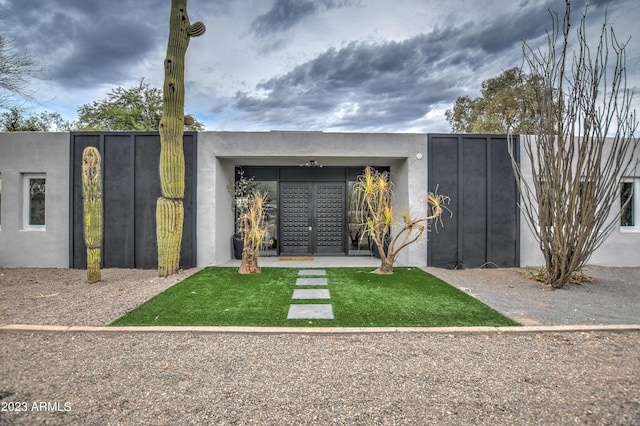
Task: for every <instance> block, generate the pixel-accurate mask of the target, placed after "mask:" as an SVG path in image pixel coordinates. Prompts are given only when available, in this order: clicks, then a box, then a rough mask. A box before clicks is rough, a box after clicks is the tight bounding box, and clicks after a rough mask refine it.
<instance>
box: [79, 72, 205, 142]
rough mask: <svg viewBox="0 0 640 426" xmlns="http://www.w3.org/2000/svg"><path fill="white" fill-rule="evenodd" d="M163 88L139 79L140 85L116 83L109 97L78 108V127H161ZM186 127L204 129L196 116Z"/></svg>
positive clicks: (136, 128) (188, 128) (97, 128)
mask: <svg viewBox="0 0 640 426" xmlns="http://www.w3.org/2000/svg"><path fill="white" fill-rule="evenodd" d="M161 118H162V90H160V89H158V88H155V87H151V85H150V84H149V83H145V82H144V78H143V79H142V80H140V84H139V85H138V86H134V87H131V88H129V89H126V88H124V87H122V86H119V87H116V88H115V89H113V90H111V92H109V93H108V94H107V97H106V99H103V100H100V101H93V102H92V103H89V104H84V105H82V106H81V107H80V108H78V127H79V128H80V129H83V130H140V131H144V130H148V131H155V130H158V129H159V128H160V119H161ZM185 129H187V130H193V131H197V130H204V126H203V125H202V123H200V122H198V121H197V120H194V122H193V123H192V124H189V125H186V126H185Z"/></svg>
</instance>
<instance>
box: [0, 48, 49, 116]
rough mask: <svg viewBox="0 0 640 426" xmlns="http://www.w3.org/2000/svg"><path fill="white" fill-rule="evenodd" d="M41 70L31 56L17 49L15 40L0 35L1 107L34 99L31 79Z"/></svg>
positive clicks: (8, 106)
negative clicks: (30, 87)
mask: <svg viewBox="0 0 640 426" xmlns="http://www.w3.org/2000/svg"><path fill="white" fill-rule="evenodd" d="M41 71H42V69H41V68H39V67H38V66H37V64H36V62H35V61H34V60H33V58H32V57H31V56H29V55H27V53H26V52H18V51H16V48H15V45H14V44H13V42H11V41H10V40H7V39H6V38H4V37H2V36H0V108H10V107H13V106H16V105H18V104H20V102H22V101H24V100H30V99H32V96H33V91H31V90H30V89H29V86H30V83H31V79H32V78H35V77H37V76H38V75H39V74H40V72H41Z"/></svg>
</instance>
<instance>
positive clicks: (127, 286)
mask: <svg viewBox="0 0 640 426" xmlns="http://www.w3.org/2000/svg"><path fill="white" fill-rule="evenodd" d="M193 272H195V270H189V271H183V272H182V273H181V275H180V276H179V277H172V278H167V279H160V278H157V277H155V271H139V270H136V271H132V270H105V271H103V274H104V275H103V276H104V281H103V282H102V283H99V284H94V285H91V286H90V285H87V284H84V271H73V270H70V271H69V270H52V269H49V270H33V269H0V312H1V315H0V323H4V324H11V323H14V324H15V323H23V324H50V325H103V324H106V323H108V322H110V321H112V320H113V319H115V318H117V317H119V316H120V315H122V314H123V313H125V312H127V311H128V310H131V309H133V308H134V307H135V306H137V305H138V304H140V303H142V302H143V301H144V300H146V299H148V298H149V297H150V296H152V295H153V294H156V293H158V292H160V291H162V290H163V289H165V288H167V287H169V286H170V285H172V284H173V283H174V282H176V281H179V280H181V279H183V278H184V277H186V276H187V275H188V274H190V273H193ZM459 272H462V273H463V274H458V273H459ZM471 272H473V271H440V272H439V273H443V274H450V273H451V274H452V275H450V278H449V279H448V281H450V282H452V283H454V281H455V283H454V284H456V283H457V285H459V286H461V287H464V285H465V283H467V284H469V283H472V284H473V285H474V286H479V287H478V288H481V287H483V286H480V284H479V283H481V282H484V283H485V284H486V285H485V288H488V289H489V290H486V291H487V292H488V293H487V294H492V293H491V292H493V296H491V297H494V298H495V300H494V302H496V303H497V302H498V301H499V300H498V299H499V298H498V295H499V294H500V291H498V290H496V289H494V287H493V286H498V288H500V286H502V287H504V288H507V289H511V288H510V287H509V286H513V287H514V289H516V288H518V289H519V290H520V291H518V292H517V295H519V294H524V295H528V296H522V297H525V298H526V297H534V298H537V299H538V301H540V302H541V304H548V305H551V306H552V307H555V308H554V309H556V310H561V309H565V310H566V309H567V307H566V305H564V304H562V303H557V304H553V303H548V302H544V299H542V298H541V295H543V294H545V293H544V292H540V289H539V288H538V287H537V286H538V284H537V283H534V282H532V281H528V282H529V283H530V284H531V289H528V290H527V291H524V290H523V288H525V287H518V286H520V284H516V283H518V282H520V281H519V280H520V278H521V276H519V275H518V273H517V272H516V271H511V272H509V271H501V272H496V270H482V271H480V270H476V271H475V275H469V276H467V275H466V274H471ZM623 272H624V271H622V270H616V271H614V272H611V271H610V270H609V268H608V269H607V270H604V275H605V276H606V277H608V278H607V279H608V280H609V281H611V282H612V283H614V282H619V281H621V282H625V283H626V282H633V281H634V280H635V279H636V278H637V275H636V273H637V269H635V270H631V271H629V274H630V275H629V277H627V278H625V275H624V274H625V273H626V272H624V273H623ZM502 273H506V275H504V276H502V277H501V275H500V274H502ZM454 274H457V275H454ZM496 274H498V275H496ZM474 276H475V278H474ZM500 277H501V280H498V278H500ZM472 278H473V279H472ZM510 280H513V281H510ZM498 281H500V282H501V283H502V284H497V282H498ZM636 283H637V281H636ZM522 285H525V284H522ZM597 285H598V282H597V281H596V283H594V284H589V286H593V287H586V286H579V287H578V286H575V287H571V288H570V289H569V290H568V292H571V293H570V294H572V295H573V294H578V295H580V294H582V293H583V290H582V289H584V288H587V289H591V290H592V291H596V290H595V289H596V287H597ZM604 285H607V284H604ZM465 288H467V291H470V292H471V287H470V286H469V287H465ZM478 288H474V289H473V291H477V290H478ZM576 289H577V290H576ZM529 290H531V291H529ZM534 290H535V291H534ZM545 291H546V290H545ZM548 291H549V292H551V293H549V298H553V297H554V296H556V295H563V294H564V293H560V292H562V291H565V290H560V291H558V290H556V291H553V292H552V291H551V290H548ZM584 293H585V294H590V293H589V292H584ZM618 294H619V296H624V298H628V297H627V296H628V295H627V294H626V293H618ZM512 297H514V296H512V295H511V294H510V293H509V294H507V295H505V296H504V297H503V298H502V302H501V303H506V302H505V300H506V299H508V298H512ZM579 297H581V296H576V298H579ZM618 302H620V301H618ZM512 303H513V304H512V306H518V303H521V302H518V303H515V302H512ZM625 303H626V302H625ZM543 308H545V309H542V311H538V310H536V309H537V307H536V309H533V310H529V311H523V317H525V318H528V317H531V318H534V320H536V321H537V322H538V323H543V321H542V319H544V318H543V315H542V314H540V313H539V314H537V315H538V317H536V316H535V315H536V312H542V313H546V312H548V311H549V309H548V308H547V307H544V306H543ZM518 309H520V308H518ZM545 315H546V314H545ZM554 315H555V317H562V315H561V312H556V313H555V314H554ZM536 318H537V319H536ZM636 323H637V322H636ZM639 373H640V333H639V332H621V333H613V332H569V333H538V334H513V333H489V334H468V335H465V334H432V333H420V332H419V333H406V332H404V333H403V332H393V333H383V334H349V335H341V334H335V335H304V334H194V333H122V334H104V333H54V334H48V333H42V334H39V333H31V332H5V333H0V404H1V406H0V424H83V425H85V424H88V425H94V424H95V425H104V424H113V425H116V424H123V425H129V424H163V425H164V424H167V425H168V424H207V423H208V424H328V423H335V424H358V425H360V424H429V423H435V424H517V425H520V424H574V423H575V424H607V425H609V424H620V425H638V424H640V374H639ZM16 408H19V409H20V410H23V409H26V411H16ZM12 410H13V411H12Z"/></svg>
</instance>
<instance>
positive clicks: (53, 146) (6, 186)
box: [0, 132, 640, 268]
mask: <svg viewBox="0 0 640 426" xmlns="http://www.w3.org/2000/svg"><path fill="white" fill-rule="evenodd" d="M427 140H428V137H427V135H426V134H379V133H323V132H200V133H198V135H197V171H196V173H197V193H196V197H197V210H196V240H197V265H198V266H209V265H221V264H224V263H226V262H227V261H229V260H230V259H231V258H232V248H231V237H232V234H233V231H234V225H233V211H232V209H231V205H232V199H231V197H232V195H231V192H230V191H229V188H230V187H231V186H232V185H233V182H234V176H235V174H234V173H235V167H237V166H267V165H268V166H279V167H287V166H299V165H300V164H302V163H305V162H308V161H309V160H315V161H317V162H318V163H319V164H322V165H324V166H342V167H356V166H358V167H359V166H364V165H372V166H382V167H389V169H390V171H391V175H392V179H393V181H394V183H395V194H396V199H395V203H396V207H397V211H398V212H399V211H401V210H402V209H403V208H405V207H409V208H410V209H411V211H412V212H413V213H414V214H421V213H424V210H425V206H424V204H423V202H422V200H423V197H424V194H425V193H426V191H427V178H428V170H427V169H428V167H427V165H428V161H427V153H428V149H427ZM523 160H524V159H523ZM523 170H524V171H525V174H526V173H529V176H530V171H528V172H527V165H526V164H523ZM32 174H38V175H41V176H45V177H46V225H45V226H44V227H41V228H38V229H30V228H29V227H28V226H25V223H24V209H25V199H24V198H25V195H24V185H25V183H24V181H25V176H29V175H32ZM69 176H70V135H69V133H62V132H61V133H37V132H25V133H20V132H17V133H0V179H1V186H0V188H1V205H0V267H58V268H67V267H69V266H70V254H69V253H70V249H69V247H70V242H69V241H70V225H69V224H70V219H69V218H70V191H71V188H70V177H69ZM629 177H630V178H632V179H640V170H638V169H635V170H633V171H632V173H631V175H630V176H629ZM634 196H635V203H636V204H635V207H634V208H636V209H640V200H639V198H640V193H636V194H635V195H634ZM613 206H614V209H616V208H619V206H620V202H619V200H616V201H615V202H614V203H613ZM617 213H618V212H617V211H615V212H614V211H612V214H617ZM426 247H427V241H426V238H425V239H423V240H422V241H420V242H419V243H417V244H414V245H411V246H409V247H408V248H406V249H405V250H404V251H403V252H402V253H401V255H400V256H399V259H398V262H399V263H400V264H403V265H415V266H426V263H427V255H426V253H427V250H426ZM590 263H592V264H597V265H605V266H640V226H636V227H634V228H629V227H626V228H624V227H621V226H616V227H615V229H614V230H613V232H612V234H611V235H610V237H609V238H608V239H607V240H606V241H605V242H604V244H603V245H602V246H601V247H600V249H599V250H598V251H596V253H594V255H593V256H592V258H591V260H590ZM541 264H542V256H541V253H540V250H539V248H538V246H537V243H536V242H535V240H534V239H533V236H532V233H531V231H530V230H529V228H528V226H527V224H526V221H525V220H524V218H523V217H521V221H520V265H521V266H538V265H541Z"/></svg>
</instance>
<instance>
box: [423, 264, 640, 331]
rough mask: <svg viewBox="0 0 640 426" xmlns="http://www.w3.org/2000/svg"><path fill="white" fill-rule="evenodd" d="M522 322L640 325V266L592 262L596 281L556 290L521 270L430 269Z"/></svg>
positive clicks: (589, 270)
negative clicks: (620, 266)
mask: <svg viewBox="0 0 640 426" xmlns="http://www.w3.org/2000/svg"><path fill="white" fill-rule="evenodd" d="M426 270H427V271H428V272H430V273H432V274H433V275H435V276H437V277H439V278H441V279H443V280H445V281H446V282H448V283H449V284H451V285H454V286H456V287H458V288H460V289H461V290H463V291H466V292H467V293H470V294H471V295H473V296H474V297H476V298H477V299H479V300H482V301H483V302H484V303H486V304H487V305H489V306H491V307H492V308H494V309H496V310H498V311H500V312H501V313H503V314H504V315H506V316H508V317H509V318H512V319H514V320H516V321H518V322H520V323H521V324H523V325H597V324H640V268H637V267H635V268H610V267H602V266H588V267H586V268H585V269H584V272H585V274H586V275H588V276H589V277H591V278H592V279H593V282H587V283H584V284H580V285H576V284H568V285H566V286H565V287H563V288H562V289H557V290H556V289H553V288H550V287H548V286H546V285H544V284H542V283H539V282H537V281H534V280H532V279H530V278H527V274H528V271H526V270H524V269H523V270H519V269H507V268H505V269H462V270H448V269H437V268H426Z"/></svg>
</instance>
